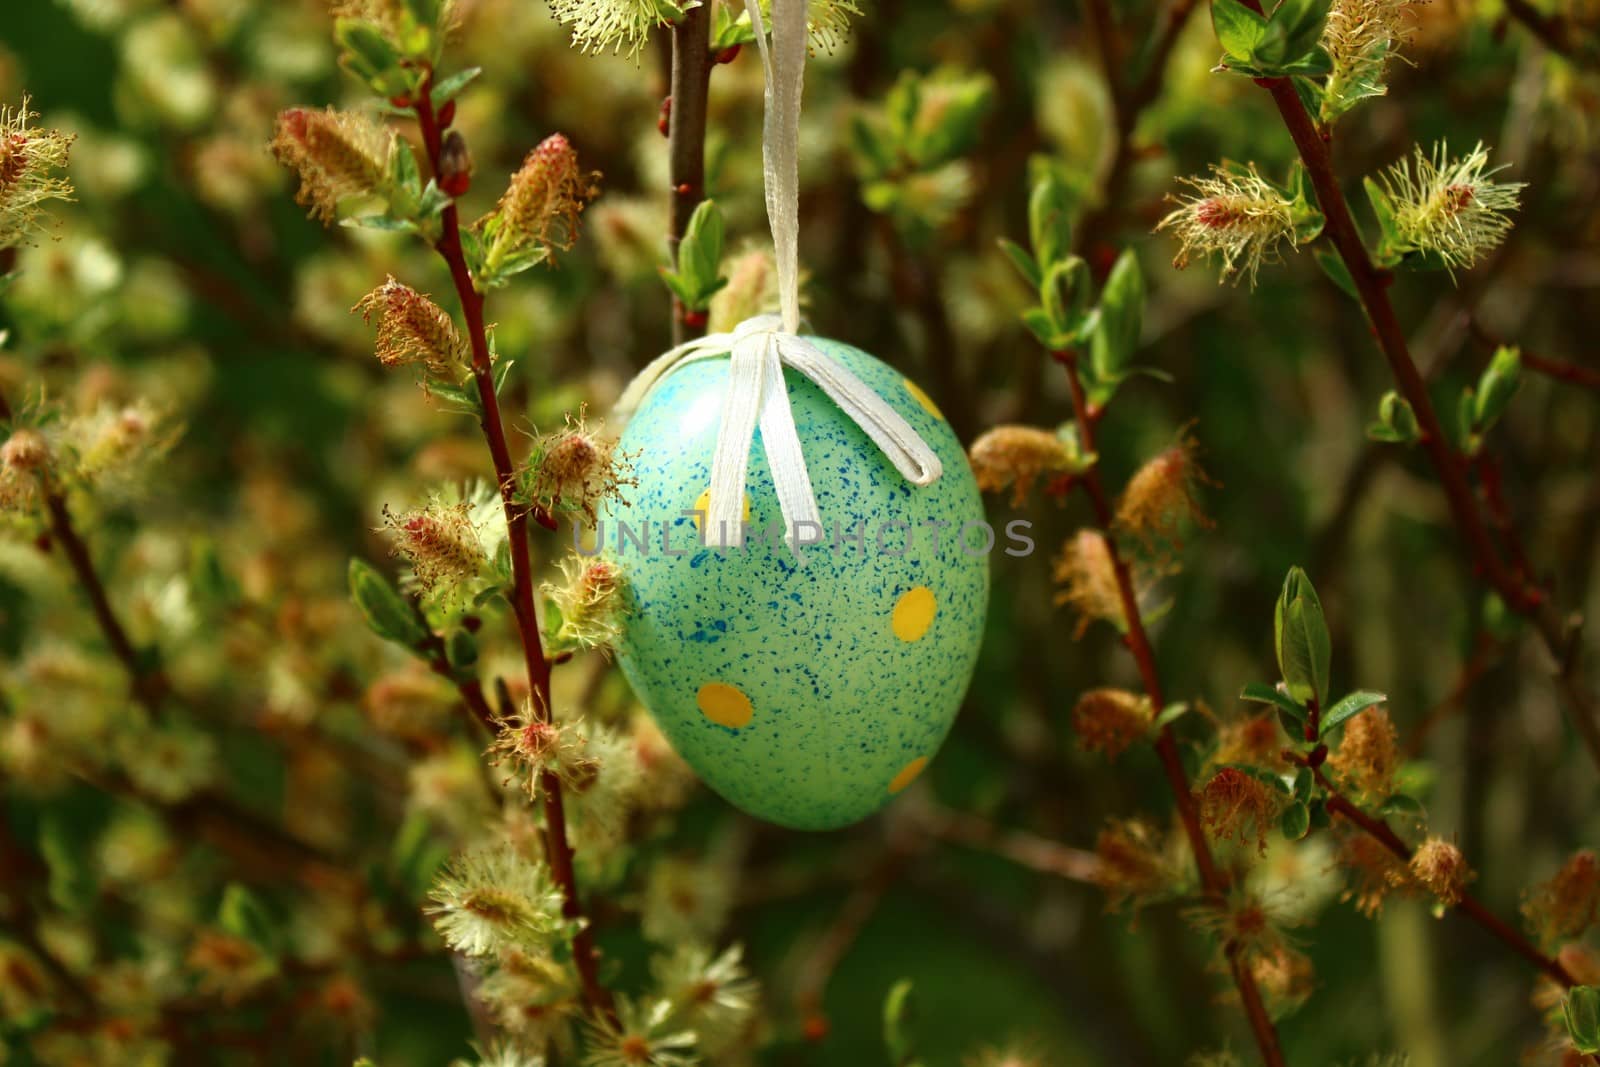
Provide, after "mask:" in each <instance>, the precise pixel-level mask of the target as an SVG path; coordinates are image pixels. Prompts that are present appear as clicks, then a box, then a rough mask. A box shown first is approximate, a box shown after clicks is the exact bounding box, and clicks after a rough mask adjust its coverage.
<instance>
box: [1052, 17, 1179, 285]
mask: <svg viewBox="0 0 1600 1067" xmlns="http://www.w3.org/2000/svg"><path fill="white" fill-rule="evenodd" d="M1085 8H1086V10H1087V12H1088V13H1089V21H1090V24H1091V26H1092V27H1096V33H1095V38H1096V44H1097V48H1098V50H1099V53H1100V62H1101V66H1102V67H1103V68H1104V70H1105V78H1106V88H1107V90H1108V91H1109V92H1110V94H1111V106H1112V112H1113V114H1114V116H1115V123H1116V126H1115V129H1114V130H1113V139H1112V149H1111V162H1110V164H1109V165H1108V166H1107V168H1106V173H1105V179H1104V180H1103V181H1102V182H1101V183H1100V188H1101V197H1100V204H1099V206H1097V207H1096V208H1095V209H1094V210H1093V211H1091V212H1090V213H1089V214H1088V215H1087V216H1085V217H1084V219H1083V221H1082V223H1080V224H1079V226H1078V240H1077V241H1076V242H1075V244H1076V246H1077V248H1078V249H1079V251H1080V252H1084V253H1093V252H1094V250H1095V247H1096V246H1097V245H1098V244H1099V243H1100V242H1101V241H1102V240H1104V239H1105V237H1106V234H1107V231H1108V230H1109V229H1110V227H1111V225H1112V224H1113V222H1114V221H1115V220H1116V218H1117V216H1118V214H1120V213H1121V211H1122V201H1123V194H1124V193H1125V191H1126V190H1125V189H1124V186H1125V185H1126V184H1127V178H1128V172H1129V171H1130V170H1132V169H1133V163H1134V160H1135V159H1136V158H1138V154H1139V148H1138V146H1137V145H1136V144H1135V143H1134V137H1133V134H1134V131H1135V130H1136V129H1137V128H1138V125H1139V118H1140V117H1141V116H1142V115H1143V114H1144V111H1145V109H1146V108H1148V107H1149V106H1150V105H1151V104H1152V103H1154V102H1155V99H1156V97H1157V96H1160V95H1161V86H1162V83H1163V81H1164V80H1165V78H1166V72H1167V61H1168V60H1169V59H1170V58H1171V57H1172V50H1173V48H1174V47H1176V46H1177V43H1178V37H1179V36H1180V35H1181V34H1182V33H1183V28H1184V26H1186V25H1187V24H1188V22H1189V16H1190V14H1192V13H1193V11H1194V9H1195V0H1172V2H1171V3H1169V4H1168V5H1167V7H1166V9H1165V11H1164V12H1163V14H1162V15H1161V21H1160V23H1159V24H1158V25H1157V26H1156V27H1155V29H1154V31H1153V34H1152V36H1151V38H1150V42H1151V43H1150V44H1149V45H1148V47H1147V50H1146V59H1145V65H1144V71H1143V73H1141V74H1140V75H1139V77H1138V79H1137V80H1135V81H1133V82H1131V83H1126V84H1125V83H1124V82H1123V81H1122V78H1121V77H1120V76H1119V75H1120V72H1121V71H1122V70H1123V69H1124V64H1123V62H1122V60H1121V56H1120V49H1118V48H1117V47H1116V38H1115V34H1114V33H1110V32H1108V33H1107V34H1105V35H1102V34H1101V33H1100V32H1099V31H1098V26H1099V25H1100V22H1101V20H1102V19H1103V18H1104V19H1107V20H1109V12H1105V11H1104V4H1103V3H1097V2H1090V3H1088V4H1086V5H1085ZM1097 12H1099V13H1097Z"/></svg>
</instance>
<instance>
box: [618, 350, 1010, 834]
mask: <svg viewBox="0 0 1600 1067" xmlns="http://www.w3.org/2000/svg"><path fill="white" fill-rule="evenodd" d="M806 340H807V341H809V342H810V343H812V344H813V345H815V346H816V348H818V349H819V350H821V351H822V352H823V353H824V354H825V355H827V356H828V357H830V358H832V359H833V360H835V361H837V362H838V363H839V364H840V365H842V366H843V367H844V368H846V369H847V370H849V371H850V372H852V373H854V374H855V375H856V376H857V377H858V378H859V379H861V381H862V382H863V383H865V384H866V385H867V386H869V387H870V388H871V389H872V390H873V391H874V392H876V393H877V394H878V395H879V396H880V397H882V398H883V399H884V400H885V401H887V402H888V404H889V405H890V406H891V407H893V408H894V409H895V411H896V412H898V413H899V414H900V416H901V417H902V418H904V419H905V420H906V421H907V423H909V424H910V426H911V427H912V428H913V429H914V430H916V431H917V432H918V433H919V434H920V435H921V436H922V438H923V439H924V440H925V441H926V442H927V444H928V445H929V446H930V447H931V448H932V450H933V451H934V453H935V454H936V455H937V456H938V458H939V461H940V463H941V464H942V466H943V474H942V475H941V476H940V477H939V478H937V479H936V480H934V481H933V482H931V483H930V484H927V485H922V486H918V485H913V484H911V483H910V482H908V481H907V480H906V478H905V476H903V475H902V474H901V473H900V472H899V471H898V470H897V469H896V468H895V467H894V465H893V464H892V463H891V462H890V461H889V460H888V459H887V458H886V457H885V456H884V454H883V453H882V452H881V451H880V450H879V448H878V446H877V445H876V444H874V443H873V441H872V440H871V439H870V438H869V437H868V436H867V435H866V433H865V432H863V430H862V429H861V428H860V427H859V426H857V425H856V424H855V423H854V422H853V421H851V419H850V418H849V417H848V416H847V415H846V414H845V413H844V412H843V411H841V410H840V408H839V407H838V406H837V405H836V404H835V403H834V402H833V401H832V400H830V399H829V398H828V396H827V395H826V394H825V393H823V391H822V390H821V389H819V388H818V387H817V386H816V385H815V384H814V383H813V382H811V381H810V380H809V379H808V378H806V377H805V376H803V375H801V374H799V373H798V372H796V371H794V370H792V369H789V368H785V369H784V381H785V385H786V387H787V391H788V396H789V403H790V408H791V410H792V412H793V415H794V421H795V428H796V431H797V433H798V437H799V440H800V445H801V450H802V452H803V454H804V458H805V464H806V469H807V471H808V473H809V475H810V479H811V484H812V488H813V490H814V493H815V497H816V502H817V508H818V512H819V513H820V516H821V520H822V522H821V525H822V527H823V528H824V529H823V531H822V532H821V534H820V535H819V534H816V533H815V532H813V531H803V532H802V539H806V538H807V537H808V536H809V537H810V538H820V540H819V543H816V544H811V545H808V546H803V547H801V548H800V549H799V550H798V551H799V552H800V553H801V554H803V557H804V561H805V562H804V565H803V566H802V565H801V563H800V561H799V560H798V559H797V558H796V555H795V551H793V550H792V549H791V548H790V547H789V546H787V545H785V544H784V542H783V540H782V531H783V528H784V527H783V516H782V513H781V511H780V508H779V503H778V498H777V494H776V490H775V489H774V486H773V482H772V475H771V472H770V470H769V467H768V464H767V459H766V456H765V453H764V450H763V447H762V440H761V435H760V433H759V432H758V433H757V434H756V438H755V443H754V445H753V447H752V448H751V452H750V466H749V470H748V473H747V476H746V482H745V501H744V513H745V515H746V516H747V519H746V525H745V544H744V546H743V547H742V548H741V547H732V546H729V547H716V546H715V545H714V544H713V545H707V544H706V543H705V542H704V540H703V539H702V537H701V531H700V523H701V521H702V516H701V515H695V514H692V513H693V512H696V511H699V512H702V513H703V512H704V510H705V508H706V501H707V498H708V496H709V486H710V484H711V463H712V455H713V450H714V446H715V443H716V440H717V434H718V429H719V426H720V422H721V416H722V410H723V403H724V398H725V394H726V391H727V386H728V368H729V362H728V359H727V358H726V357H713V358H706V359H700V360H696V361H694V362H690V363H685V364H683V365H681V366H680V367H678V368H677V369H675V370H673V371H672V373H670V374H669V375H667V377H665V378H664V379H662V380H661V381H660V382H659V383H658V384H657V385H656V386H655V387H654V388H653V389H652V390H651V391H650V392H649V393H648V394H647V395H646V396H645V398H644V400H643V401H642V403H641V404H640V405H639V407H638V410H637V411H635V412H634V413H633V415H632V416H631V418H630V420H629V422H628V424H627V426H626V428H625V429H624V431H623V433H622V437H621V441H620V444H619V447H620V449H621V450H622V451H623V452H624V453H625V454H626V455H627V456H628V459H629V462H630V463H631V464H632V475H633V477H635V478H636V479H637V483H638V484H637V485H636V486H634V487H631V488H629V489H628V490H627V491H625V492H624V494H623V495H624V496H625V497H627V500H626V501H625V502H622V501H619V502H617V503H614V504H613V505H612V506H611V508H610V510H609V512H608V513H607V514H605V515H604V516H603V517H602V519H601V522H600V524H599V527H598V530H597V534H598V542H599V545H601V546H603V548H599V549H597V550H598V551H603V552H605V553H606V554H607V556H608V557H609V558H611V559H613V560H614V561H615V562H616V563H617V565H618V566H619V567H620V569H621V572H622V574H623V575H624V578H625V589H626V592H625V594H624V599H625V605H626V612H627V614H626V618H625V623H624V632H623V635H622V637H621V639H620V641H619V642H618V647H617V657H618V660H619V662H620V664H621V667H622V670H623V673H624V674H625V675H626V676H627V678H628V681H629V682H630V684H631V685H632V686H633V689H634V692H635V694H636V695H637V696H638V697H639V699H640V701H641V702H642V703H643V704H644V705H645V706H646V707H647V708H648V709H649V710H650V711H651V713H652V714H653V715H654V716H655V718H656V721H657V723H658V724H659V725H660V727H661V730H662V732H663V733H664V734H665V735H666V736H667V738H668V740H669V741H671V743H672V745H673V747H674V748H675V749H677V751H678V753H679V754H680V755H682V756H683V758H684V759H685V760H686V761H688V763H689V764H690V765H691V766H692V767H693V768H694V769H695V771H696V772H697V773H698V774H699V775H700V777H701V778H702V779H703V780H704V781H705V782H706V783H707V784H708V785H709V786H710V787H711V788H712V789H714V790H715V791H716V792H717V793H719V794H720V795H722V796H723V797H724V798H726V799H727V800H728V801H730V802H731V803H733V804H734V805H736V806H737V807H739V808H742V809H744V810H745V811H747V812H749V813H751V814H753V815H756V816H758V817H760V818H763V819H766V820H768V821H771V822H774V823H778V824H781V825H784V826H788V827H793V828H796V829H808V830H823V829H830V828H834V827H839V826H844V825H847V824H849V823H852V822H855V821H857V820H859V819H862V818H864V817H866V816H867V815H870V814H871V813H872V812H874V811H876V810H877V809H878V808H880V807H881V806H883V805H884V804H885V803H887V802H888V801H889V800H890V799H891V798H892V797H893V796H894V795H895V794H896V793H898V792H900V791H901V790H903V789H905V787H906V786H908V785H909V784H910V783H911V782H912V781H913V780H914V779H915V778H916V777H917V776H918V774H920V773H921V772H922V770H923V768H924V767H926V766H927V764H928V762H929V761H930V760H931V759H932V758H933V757H934V754H935V753H936V752H937V751H938V749H939V746H940V744H941V743H942V742H943V741H944V738H945V735H946V734H947V733H948V732H949V730H950V726H951V724H952V722H953V721H954V719H955V716H956V712H957V710H958V709H959V707H960V705H961V701H962V698H963V696H964V694H965V692H966V689H967V684H968V682H969V681H970V679H971V676H972V670H973V667H974V664H975V662H976V660H977V656H978V647H979V643H980V641H981V638H982V634H983V625H984V616H985V612H986V610H987V607H988V597H989V560H988V554H989V552H990V551H991V550H992V549H993V546H994V540H995V539H994V535H993V531H992V530H991V529H990V528H989V527H988V526H987V524H986V523H985V522H984V513H983V508H982V504H981V502H980V499H979V494H978V487H977V484H976V481H975V480H974V478H973V475H972V470H971V467H970V465H969V464H968V462H967V459H966V454H965V452H964V451H963V449H962V447H961V443H960V441H959V440H957V438H956V435H955V433H954V432H953V431H952V430H951V428H950V426H949V424H948V423H946V422H945V420H944V418H943V416H942V415H941V414H940V413H939V409H938V408H937V407H936V406H935V404H934V403H933V401H932V400H931V399H930V398H929V397H928V395H927V394H926V393H924V392H923V391H922V390H921V389H919V388H918V387H917V386H916V385H915V384H913V383H912V382H911V381H910V380H909V379H907V378H906V377H904V376H903V375H901V374H900V373H899V372H898V371H896V370H894V369H893V368H891V367H889V366H887V365H886V364H884V363H882V362H880V361H878V360H877V359H875V358H873V357H872V356H870V355H868V354H867V353H865V352H862V351H860V350H859V349H856V348H852V347H850V346H849V345H845V344H841V343H839V342H836V341H829V340H826V339H822V338H813V337H808V338H806ZM764 534H765V535H766V536H763V535H764Z"/></svg>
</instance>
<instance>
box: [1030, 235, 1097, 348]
mask: <svg viewBox="0 0 1600 1067" xmlns="http://www.w3.org/2000/svg"><path fill="white" fill-rule="evenodd" d="M1089 286H1090V281H1089V265H1088V264H1087V263H1085V262H1084V261H1083V260H1082V259H1080V258H1079V257H1077V256H1068V257H1067V258H1065V259H1061V260H1057V261H1056V262H1054V263H1052V264H1051V265H1050V266H1049V267H1047V268H1046V269H1045V274H1044V284H1042V285H1041V286H1040V287H1039V299H1040V301H1041V302H1042V303H1043V305H1044V310H1045V312H1046V314H1048V315H1049V316H1050V321H1051V322H1052V323H1053V324H1054V325H1055V328H1056V330H1057V331H1058V332H1060V333H1062V334H1065V335H1066V336H1067V337H1068V342H1067V343H1068V344H1073V343H1076V342H1077V341H1078V340H1079V339H1080V338H1081V337H1082V336H1083V333H1082V327H1083V325H1084V316H1085V313H1086V312H1087V310H1088V307H1089ZM1056 347H1058V348H1059V347H1065V346H1062V345H1058V346H1056Z"/></svg>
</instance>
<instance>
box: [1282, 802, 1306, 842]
mask: <svg viewBox="0 0 1600 1067" xmlns="http://www.w3.org/2000/svg"><path fill="white" fill-rule="evenodd" d="M1278 829H1279V830H1280V831H1282V832H1283V836H1284V837H1286V838H1288V839H1289V840H1290V841H1298V840H1300V839H1301V838H1302V837H1304V836H1306V834H1308V833H1310V832H1311V807H1310V805H1308V804H1307V803H1306V802H1305V801H1303V800H1296V801H1295V802H1294V803H1293V804H1290V805H1289V806H1288V807H1286V808H1284V809H1283V816H1282V818H1280V819H1279V820H1278Z"/></svg>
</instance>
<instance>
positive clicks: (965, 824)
mask: <svg viewBox="0 0 1600 1067" xmlns="http://www.w3.org/2000/svg"><path fill="white" fill-rule="evenodd" d="M920 817H921V821H922V823H923V827H924V829H926V830H927V832H928V833H929V834H930V835H931V836H933V837H936V838H938V839H939V840H941V841H948V842H951V843H953V844H958V845H965V846H966V847H967V848H971V849H976V850H978V851H980V852H988V853H990V854H992V855H995V856H999V857H1001V858H1002V859H1006V860H1009V861H1011V862H1012V863H1015V864H1016V865H1018V866H1019V867H1025V868H1027V869H1028V870H1030V871H1035V872H1037V873H1039V874H1047V875H1051V876H1052V877H1056V878H1063V879H1065V880H1066V881H1069V882H1082V883H1084V884H1087V885H1100V884H1101V883H1102V873H1103V870H1104V865H1103V864H1102V863H1101V862H1100V857H1099V856H1098V855H1097V854H1095V853H1093V852H1090V851H1088V850H1086V849H1081V848H1072V847H1070V846H1068V845H1063V844H1059V843H1057V842H1055V841H1052V840H1050V839H1049V838H1048V837H1040V836H1039V835H1038V834H1033V833H1029V832H1028V831H1026V830H1014V829H1011V828H1009V827H1004V826H1000V825H998V824H996V823H993V822H990V821H989V820H988V819H985V818H984V817H983V816H981V815H975V814H973V813H972V812H967V811H957V810H956V809H954V808H944V807H930V808H929V809H928V810H927V811H926V812H923V813H920Z"/></svg>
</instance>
